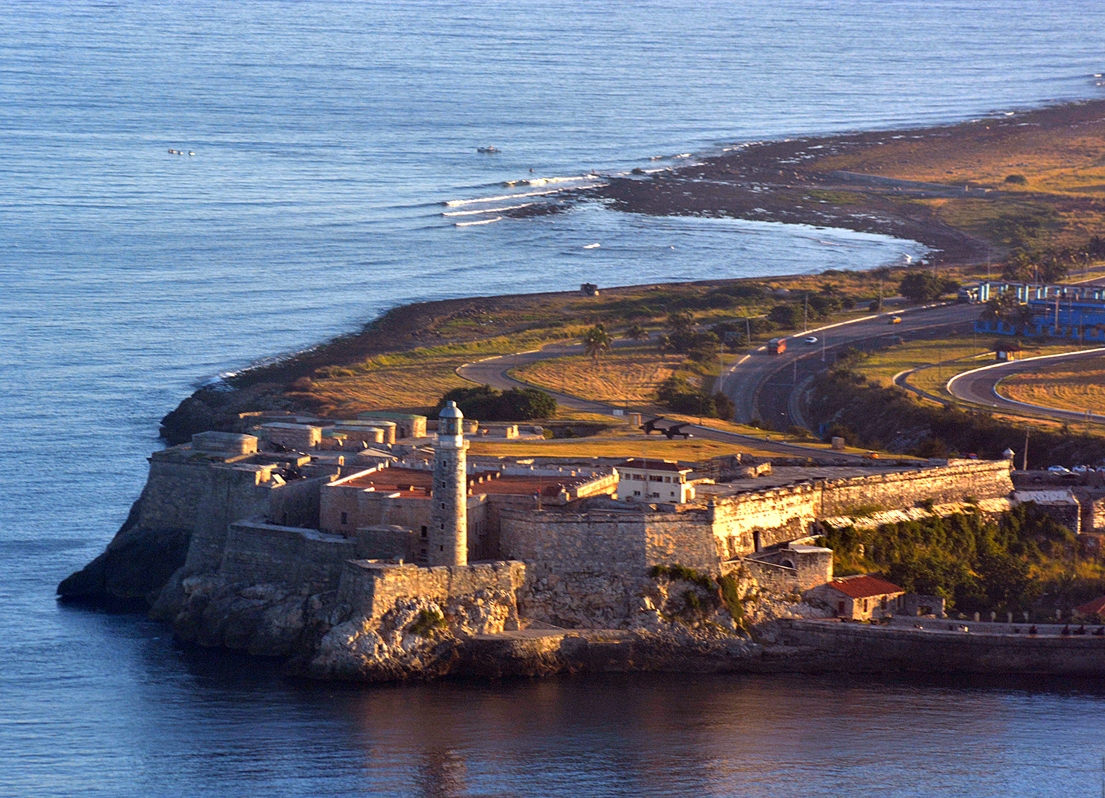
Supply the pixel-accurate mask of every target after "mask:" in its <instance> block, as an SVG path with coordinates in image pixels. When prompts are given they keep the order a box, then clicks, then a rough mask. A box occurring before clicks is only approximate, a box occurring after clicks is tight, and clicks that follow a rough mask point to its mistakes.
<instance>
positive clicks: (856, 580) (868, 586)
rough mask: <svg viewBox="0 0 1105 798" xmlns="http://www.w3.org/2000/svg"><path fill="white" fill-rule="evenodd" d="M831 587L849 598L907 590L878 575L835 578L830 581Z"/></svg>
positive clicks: (883, 594)
mask: <svg viewBox="0 0 1105 798" xmlns="http://www.w3.org/2000/svg"><path fill="white" fill-rule="evenodd" d="M829 587H831V588H833V589H834V590H839V591H840V592H841V593H843V594H844V595H845V596H848V597H849V598H871V597H872V596H885V595H886V594H887V593H904V592H905V590H903V589H902V588H900V587H898V586H897V585H895V584H894V583H893V582H887V581H886V580H885V579H879V578H878V577H877V576H866V575H864V576H848V577H845V578H843V579H834V580H833V581H831V582H829Z"/></svg>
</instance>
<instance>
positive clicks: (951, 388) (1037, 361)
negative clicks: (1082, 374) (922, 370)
mask: <svg viewBox="0 0 1105 798" xmlns="http://www.w3.org/2000/svg"><path fill="white" fill-rule="evenodd" d="M1102 358H1105V349H1087V350H1086V351H1084V352H1074V353H1072V354H1067V355H1047V356H1044V357H1032V358H1027V359H1025V360H1015V361H1013V362H1012V363H997V364H994V365H991V366H983V367H982V368H980V369H974V370H972V371H965V372H963V373H962V374H958V375H956V376H955V377H952V379H951V380H950V381H949V382H948V392H949V393H951V394H952V396H954V397H956V398H957V399H961V400H963V401H965V402H974V403H975V404H980V405H985V406H987V407H992V408H995V409H998V410H1005V411H1006V412H1010V413H1017V414H1018V415H1022V416H1023V415H1032V416H1043V417H1045V418H1054V419H1058V420H1060V421H1090V422H1096V423H1099V424H1101V423H1105V416H1100V415H1094V414H1092V413H1076V412H1073V411H1070V410H1057V409H1055V408H1051V407H1041V406H1040V405H1030V404H1025V403H1024V402H1015V401H1013V400H1012V399H1006V398H1005V397H1004V396H1001V395H1000V394H998V392H997V385H998V383H999V382H1001V381H1002V380H1003V379H1005V378H1006V377H1009V376H1012V375H1013V374H1023V373H1025V372H1032V371H1036V370H1037V369H1039V368H1040V367H1041V366H1045V365H1050V364H1053V363H1061V362H1064V361H1070V360H1075V361H1083V360H1094V359H1098V360H1100V359H1102Z"/></svg>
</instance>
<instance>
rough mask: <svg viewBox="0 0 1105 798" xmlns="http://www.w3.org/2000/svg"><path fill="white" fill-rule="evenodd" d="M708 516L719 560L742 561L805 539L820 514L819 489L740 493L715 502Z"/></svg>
mask: <svg viewBox="0 0 1105 798" xmlns="http://www.w3.org/2000/svg"><path fill="white" fill-rule="evenodd" d="M708 512H709V519H710V522H711V524H712V527H713V535H714V537H715V538H717V540H718V547H719V549H720V551H721V552H722V554H723V557H722V559H733V558H736V557H743V556H745V555H748V554H751V553H752V552H755V551H758V550H760V549H761V548H766V547H768V546H774V545H776V544H779V543H785V542H787V541H790V540H794V539H796V538H800V537H804V536H806V535H808V534H809V529H810V527H811V526H812V525H813V522H814V521H816V520H817V519H818V517H819V515H820V512H821V488H820V486H819V485H811V484H803V485H795V486H793V487H786V488H777V489H774V490H766V491H758V492H756V493H742V494H738V495H737V496H733V497H731V498H727V499H720V500H718V501H716V502H715V503H714V504H712V505H711V506H710V508H709V511H708Z"/></svg>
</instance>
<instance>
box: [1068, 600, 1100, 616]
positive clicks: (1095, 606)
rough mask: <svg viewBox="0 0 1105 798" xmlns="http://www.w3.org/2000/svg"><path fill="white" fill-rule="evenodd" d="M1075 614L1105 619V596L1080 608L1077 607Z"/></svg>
mask: <svg viewBox="0 0 1105 798" xmlns="http://www.w3.org/2000/svg"><path fill="white" fill-rule="evenodd" d="M1074 614H1075V615H1082V616H1096V617H1098V618H1105V596H1101V597H1100V598H1095V599H1094V600H1093V601H1088V602H1086V603H1085V604H1083V605H1082V606H1080V607H1075V608H1074Z"/></svg>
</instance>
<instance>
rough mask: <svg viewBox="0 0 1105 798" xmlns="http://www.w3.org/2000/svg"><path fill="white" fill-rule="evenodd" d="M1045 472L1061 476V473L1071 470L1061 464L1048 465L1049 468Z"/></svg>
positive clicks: (1067, 472)
mask: <svg viewBox="0 0 1105 798" xmlns="http://www.w3.org/2000/svg"><path fill="white" fill-rule="evenodd" d="M1047 473H1049V474H1055V475H1057V476H1060V477H1061V476H1063V475H1065V474H1069V473H1071V472H1070V470H1069V469H1066V468H1063V466H1051V467H1050V468H1049V469H1048V470H1047Z"/></svg>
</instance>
